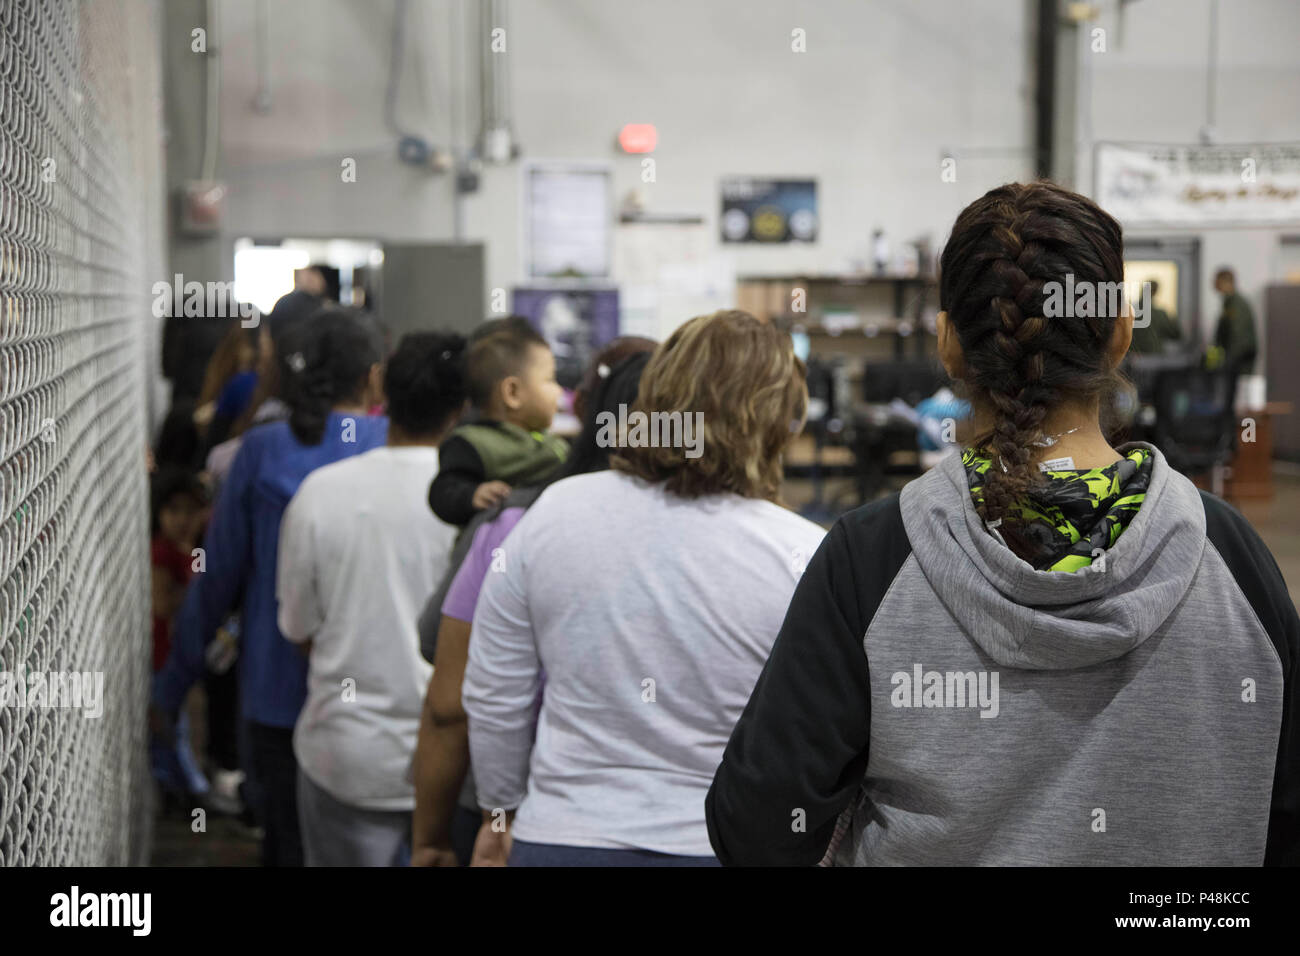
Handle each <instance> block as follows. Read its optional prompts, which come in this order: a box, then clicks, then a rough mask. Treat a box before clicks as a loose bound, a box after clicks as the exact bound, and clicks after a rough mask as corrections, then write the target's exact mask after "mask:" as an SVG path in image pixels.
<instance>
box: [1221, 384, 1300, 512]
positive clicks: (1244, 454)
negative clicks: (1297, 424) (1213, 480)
mask: <svg viewBox="0 0 1300 956" xmlns="http://www.w3.org/2000/svg"><path fill="white" fill-rule="evenodd" d="M1292 411H1294V406H1292V404H1291V403H1290V402H1268V403H1266V404H1265V405H1264V407H1263V408H1257V409H1248V410H1242V411H1239V412H1238V414H1237V424H1238V426H1239V427H1241V430H1242V431H1245V427H1244V426H1241V422H1242V421H1244V420H1246V419H1248V418H1249V419H1253V420H1254V422H1255V440H1254V441H1253V442H1248V441H1241V440H1240V439H1241V437H1242V436H1241V432H1238V435H1237V438H1238V442H1237V453H1236V455H1234V456H1233V459H1232V464H1231V466H1230V467H1231V469H1232V470H1231V472H1230V474H1229V477H1228V479H1227V481H1226V482H1225V484H1224V489H1223V491H1224V495H1225V496H1226V497H1227V498H1228V499H1229V500H1230V501H1231V500H1242V499H1253V500H1261V499H1269V498H1272V497H1273V416H1275V415H1290V414H1291V413H1292Z"/></svg>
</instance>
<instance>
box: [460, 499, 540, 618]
mask: <svg viewBox="0 0 1300 956" xmlns="http://www.w3.org/2000/svg"><path fill="white" fill-rule="evenodd" d="M523 516H524V509H523V508H506V509H505V510H504V511H502V512H501V514H500V515H498V516H497V517H496V518H495V519H493V520H492V521H489V522H487V523H486V524H484V525H483V526H482V527H481V528H479V529H478V531H476V532H474V541H473V542H472V543H471V544H470V546H469V551H468V552H467V553H466V555H465V560H464V561H462V562H461V564H460V569H459V570H458V571H457V572H456V577H454V578H453V579H452V582H451V587H450V588H448V589H447V596H446V597H445V598H443V601H442V613H443V615H444V616H446V617H454V618H455V619H456V620H458V621H472V620H474V606H475V605H476V604H478V592H479V591H480V590H482V588H483V582H484V581H485V580H486V579H487V575H488V571H489V570H490V569H491V568H492V553H493V552H494V551H496V549H497V548H499V547H501V543H502V542H503V541H505V540H506V536H507V535H509V534H510V532H511V531H512V530H513V529H514V526H515V525H517V524H518V523H519V519H520V518H522V517H523Z"/></svg>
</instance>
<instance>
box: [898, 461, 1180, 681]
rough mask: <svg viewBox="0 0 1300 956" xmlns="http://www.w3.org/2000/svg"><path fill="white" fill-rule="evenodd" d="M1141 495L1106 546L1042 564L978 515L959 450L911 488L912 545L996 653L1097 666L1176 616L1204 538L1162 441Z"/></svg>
mask: <svg viewBox="0 0 1300 956" xmlns="http://www.w3.org/2000/svg"><path fill="white" fill-rule="evenodd" d="M1137 447H1142V448H1146V449H1148V450H1149V452H1150V454H1151V457H1152V462H1151V465H1150V468H1151V471H1150V478H1149V484H1148V485H1147V488H1146V490H1145V495H1144V497H1143V499H1142V502H1141V505H1140V507H1139V508H1138V510H1137V513H1136V514H1135V515H1132V516H1131V519H1130V520H1129V521H1128V523H1127V526H1126V527H1125V528H1124V529H1123V532H1122V533H1121V534H1120V535H1119V536H1118V538H1116V539H1115V541H1114V543H1113V544H1112V545H1111V546H1110V547H1109V548H1107V549H1105V551H1104V554H1102V555H1100V556H1098V557H1097V558H1095V559H1094V560H1093V561H1092V562H1091V563H1090V564H1088V565H1086V566H1084V567H1082V568H1080V569H1078V570H1075V571H1050V570H1038V569H1036V568H1035V567H1034V566H1033V565H1031V564H1030V563H1028V562H1027V561H1025V560H1023V559H1021V558H1020V557H1017V556H1016V554H1015V553H1014V552H1013V551H1012V550H1011V549H1010V548H1009V547H1007V545H1006V544H1004V543H1003V542H1002V541H1001V540H1000V539H999V538H998V537H995V536H994V535H993V534H991V533H990V532H989V531H988V530H987V529H986V528H985V527H984V524H983V522H982V521H981V520H980V517H979V515H978V513H977V512H976V510H975V504H974V502H973V501H972V499H971V486H970V482H969V479H968V474H967V470H966V467H965V465H963V462H962V456H961V455H948V456H946V457H945V458H944V459H943V460H942V462H941V463H940V464H938V465H937V466H935V467H934V468H933V469H931V470H930V471H929V472H927V473H926V474H925V475H923V476H922V477H921V478H918V479H917V480H916V481H913V482H911V483H910V484H909V485H908V486H907V487H906V488H904V489H903V492H902V498H901V502H900V504H901V509H902V514H903V523H904V525H905V527H906V529H907V536H908V539H909V541H910V542H911V545H912V553H913V555H914V557H915V559H916V561H917V563H918V565H919V566H920V568H921V571H922V573H923V574H924V575H925V577H926V580H927V581H928V582H929V584H930V586H931V588H933V589H934V592H935V594H937V595H938V597H939V600H940V601H942V602H943V604H944V606H945V607H946V608H947V609H948V611H949V613H951V614H952V615H953V617H954V618H955V619H956V620H957V621H958V623H959V624H960V625H961V627H962V628H963V630H964V631H965V632H966V634H967V635H968V636H969V637H970V638H971V640H973V641H975V643H977V644H978V645H979V646H980V648H981V649H982V650H983V651H984V652H985V653H986V654H988V655H989V657H991V658H993V659H994V660H995V661H997V662H998V663H999V664H1001V665H1003V666H1006V667H1018V668H1025V669H1029V670H1061V669H1067V668H1076V667H1088V666H1090V665H1092V664H1097V663H1100V662H1102V661H1107V660H1112V659H1114V658H1116V657H1120V656H1122V655H1124V654H1127V653H1128V652H1129V651H1131V650H1133V648H1135V647H1137V646H1138V645H1139V644H1141V643H1142V642H1143V641H1145V640H1146V639H1147V638H1148V637H1150V636H1151V634H1152V633H1153V632H1154V631H1155V630H1156V629H1157V628H1158V627H1159V626H1160V625H1161V624H1162V623H1163V622H1164V621H1165V619H1166V618H1168V617H1169V614H1170V612H1172V611H1173V609H1174V608H1175V607H1176V606H1177V605H1178V603H1179V602H1180V601H1181V600H1182V599H1183V596H1184V595H1185V594H1186V593H1187V589H1188V588H1189V587H1190V586H1191V583H1192V579H1193V578H1194V577H1195V575H1196V571H1197V568H1198V567H1199V565H1200V561H1201V554H1202V552H1203V551H1204V548H1205V509H1204V506H1203V505H1202V503H1201V498H1200V493H1199V492H1198V491H1197V490H1196V487H1195V486H1194V485H1193V484H1192V483H1191V482H1190V481H1189V480H1188V479H1187V478H1186V477H1184V476H1183V475H1180V474H1179V473H1177V472H1176V471H1174V470H1173V469H1172V468H1170V467H1169V464H1168V462H1167V461H1166V460H1165V458H1164V456H1163V455H1161V454H1160V452H1159V450H1157V449H1156V448H1154V447H1153V446H1150V445H1146V444H1140V443H1134V444H1131V445H1126V446H1124V447H1123V448H1122V449H1120V452H1121V454H1123V453H1125V452H1127V451H1130V450H1131V449H1133V448H1137Z"/></svg>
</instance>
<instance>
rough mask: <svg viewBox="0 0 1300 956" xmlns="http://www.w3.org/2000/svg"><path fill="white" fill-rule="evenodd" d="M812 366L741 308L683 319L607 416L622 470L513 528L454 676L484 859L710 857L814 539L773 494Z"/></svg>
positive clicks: (572, 490)
mask: <svg viewBox="0 0 1300 956" xmlns="http://www.w3.org/2000/svg"><path fill="white" fill-rule="evenodd" d="M804 374H805V373H804V367H803V363H802V362H800V361H799V359H798V358H797V357H796V356H795V354H794V350H793V347H792V345H791V342H790V338H789V336H788V335H785V334H784V333H782V332H780V331H778V330H777V329H775V328H773V327H772V326H771V325H769V324H765V323H762V322H759V321H758V320H757V319H755V318H754V317H753V316H751V315H749V314H747V313H744V312H737V311H724V312H717V313H714V314H712V315H706V316H700V317H697V318H694V319H692V320H690V321H689V322H687V323H686V324H685V325H683V326H682V327H681V328H679V329H678V330H677V331H676V332H674V333H673V334H672V336H670V337H669V338H668V340H667V341H666V342H664V343H663V344H662V345H661V346H660V347H659V348H658V349H657V350H656V351H655V353H654V355H653V357H652V358H651V360H650V362H649V363H648V365H647V366H646V369H645V371H644V373H643V374H642V377H641V383H640V389H639V391H638V394H637V398H636V401H635V402H634V403H633V405H632V407H631V409H630V410H625V409H620V410H619V414H618V415H617V416H613V415H611V416H610V420H609V422H608V424H609V425H610V428H609V430H608V432H607V440H610V441H611V442H613V443H614V444H615V445H616V446H617V448H616V453H615V454H614V455H613V456H612V458H611V461H612V463H613V468H612V469H611V470H609V471H603V472H597V473H593V474H587V475H579V476H576V477H573V478H567V479H565V480H563V481H559V482H556V483H555V484H553V485H551V486H550V487H549V488H548V489H547V490H546V491H545V492H544V493H543V494H542V496H541V497H540V498H539V499H538V501H537V503H536V504H535V505H534V506H533V507H532V508H531V509H530V510H529V511H528V513H527V514H526V515H525V516H524V517H523V519H522V520H521V521H520V522H519V524H518V525H517V526H516V527H515V529H514V530H513V531H512V532H511V534H510V536H509V537H508V538H507V539H506V540H505V542H504V543H503V545H502V547H501V548H500V549H499V550H500V554H499V555H498V556H497V557H498V558H499V560H498V562H497V563H496V564H494V571H495V572H496V573H491V574H488V576H487V581H486V582H485V583H484V585H483V590H482V592H481V594H480V597H479V601H478V606H477V608H476V610H475V613H474V622H473V629H472V631H471V635H470V642H469V663H468V666H467V668H466V672H465V681H464V689H463V699H464V705H465V711H466V713H467V715H468V717H469V740H470V751H471V761H472V763H473V766H474V772H475V777H476V782H477V789H478V802H479V807H480V809H481V810H482V811H483V814H484V820H485V822H484V826H483V828H482V830H481V831H480V834H479V841H478V845H477V847H476V848H475V862H476V863H480V864H493V863H495V864H502V863H505V862H506V861H507V859H508V861H509V863H510V865H514V866H521V865H522V866H581V865H587V866H678V865H716V864H717V859H716V858H715V857H714V856H713V854H712V852H711V850H710V847H709V838H708V833H707V830H706V827H705V822H704V797H705V794H706V792H707V791H708V787H709V782H710V780H711V779H712V776H713V771H714V769H715V768H716V767H717V764H718V761H719V760H720V759H721V757H722V751H723V748H724V747H725V745H726V742H727V738H728V736H729V735H730V733H731V729H732V727H733V726H734V725H735V722H736V720H737V719H738V718H739V716H740V712H741V710H742V709H743V708H744V706H745V701H746V700H747V698H748V697H749V693H750V691H751V690H752V689H753V686H754V682H755V681H756V679H757V678H758V674H759V672H760V670H761V669H762V667H763V663H764V661H765V660H766V659H767V655H768V651H769V650H770V649H771V645H772V640H773V638H774V637H775V635H776V633H777V631H778V630H779V628H780V625H781V620H782V618H783V616H784V614H785V609H786V606H787V605H788V603H789V600H790V597H791V595H792V594H793V592H794V587H795V583H796V581H797V579H798V576H799V573H800V572H801V570H802V568H803V565H804V563H805V562H806V560H807V559H808V557H809V556H811V555H812V553H813V552H814V551H815V550H816V549H817V546H818V545H819V543H820V542H821V539H822V537H823V534H824V532H823V531H822V529H821V528H819V527H818V526H816V525H814V524H812V523H811V522H809V521H806V520H805V519H803V518H801V517H799V516H798V515H796V514H794V513H793V512H790V511H787V510H786V509H784V508H783V507H781V506H780V505H779V504H778V503H777V497H778V492H779V488H780V483H781V454H782V451H783V450H784V449H785V447H786V445H787V444H788V443H789V441H790V439H791V438H792V437H793V436H794V434H795V433H796V432H797V430H798V427H799V425H800V424H801V423H802V420H803V418H804V414H805V411H806V407H807V401H808V392H807V386H806V384H805V381H804ZM543 673H544V675H545V676H544V692H543V693H542V697H541V709H540V713H538V712H537V710H536V704H535V700H536V698H537V695H538V692H539V690H541V689H542V687H543ZM535 713H536V714H537V718H536V740H535V742H534V737H533V728H534V714H535ZM494 823H495V826H494V825H493V824H494Z"/></svg>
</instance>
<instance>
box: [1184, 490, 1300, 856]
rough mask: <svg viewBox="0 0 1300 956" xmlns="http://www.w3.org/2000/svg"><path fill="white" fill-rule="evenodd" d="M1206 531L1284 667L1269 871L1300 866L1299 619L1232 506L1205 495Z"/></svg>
mask: <svg viewBox="0 0 1300 956" xmlns="http://www.w3.org/2000/svg"><path fill="white" fill-rule="evenodd" d="M1201 500H1202V501H1203V502H1204V504H1205V526H1206V527H1205V530H1206V535H1207V537H1209V539H1210V542H1211V543H1212V544H1213V545H1214V547H1215V549H1216V550H1217V551H1218V552H1219V554H1220V556H1222V558H1223V560H1224V562H1225V563H1226V564H1227V565H1228V570H1229V571H1231V572H1232V576H1233V577H1234V578H1235V579H1236V581H1237V586H1238V587H1239V588H1241V591H1242V593H1243V594H1245V595H1246V600H1247V601H1249V602H1250V606H1251V607H1253V608H1254V609H1255V615H1256V616H1257V617H1258V618H1259V622H1260V623H1261V624H1262V625H1264V630H1266V631H1268V636H1269V639H1270V640H1272V642H1273V646H1274V647H1275V648H1276V649H1277V656H1278V657H1279V658H1280V659H1281V661H1282V726H1281V728H1280V730H1279V732H1278V740H1277V766H1276V768H1275V769H1274V771H1273V805H1272V807H1271V809H1270V811H1269V817H1268V845H1267V848H1266V849H1265V851H1264V865H1265V866H1298V865H1300V731H1297V729H1296V723H1297V708H1298V707H1300V674H1298V673H1297V669H1296V661H1297V660H1300V617H1297V615H1296V609H1295V604H1294V602H1292V600H1291V595H1290V593H1289V592H1288V591H1287V587H1286V581H1285V580H1284V579H1283V578H1282V572H1281V571H1279V570H1278V567H1277V562H1276V561H1274V560H1273V555H1272V554H1270V553H1269V550H1268V548H1267V547H1266V546H1265V544H1264V542H1263V541H1261V540H1260V538H1259V535H1258V534H1256V533H1255V529H1254V528H1252V527H1251V526H1250V523H1249V522H1248V521H1247V520H1246V519H1245V518H1243V517H1242V516H1241V514H1240V513H1239V512H1237V511H1235V510H1234V509H1233V508H1232V507H1230V506H1229V505H1228V504H1226V503H1225V502H1223V501H1222V500H1220V499H1219V498H1216V497H1214V495H1211V494H1209V493H1208V492H1204V491H1203V492H1201Z"/></svg>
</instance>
